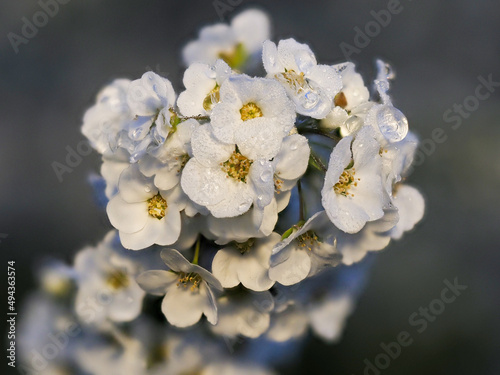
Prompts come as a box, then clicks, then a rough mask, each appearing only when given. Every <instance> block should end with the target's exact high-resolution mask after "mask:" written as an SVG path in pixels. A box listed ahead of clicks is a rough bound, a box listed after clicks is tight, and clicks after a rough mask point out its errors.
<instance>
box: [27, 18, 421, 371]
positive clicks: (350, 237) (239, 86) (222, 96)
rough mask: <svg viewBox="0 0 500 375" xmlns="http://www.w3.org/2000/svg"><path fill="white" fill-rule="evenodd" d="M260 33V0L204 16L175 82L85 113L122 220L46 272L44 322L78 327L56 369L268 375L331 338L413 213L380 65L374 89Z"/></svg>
mask: <svg viewBox="0 0 500 375" xmlns="http://www.w3.org/2000/svg"><path fill="white" fill-rule="evenodd" d="M269 30H270V25H269V20H268V17H267V16H266V14H264V13H263V12H262V11H259V10H254V9H251V10H247V11H244V12H242V13H241V14H239V15H237V16H236V17H234V19H233V20H232V22H231V24H230V25H225V24H218V25H214V26H209V27H205V28H203V29H202V30H201V31H200V34H199V38H198V39H197V40H196V41H193V42H190V43H189V44H188V45H187V46H186V47H185V49H184V51H183V56H184V60H185V63H186V65H187V69H186V71H185V73H184V79H183V83H184V87H185V88H184V90H179V91H180V92H179V91H178V94H177V93H176V92H175V90H174V87H173V86H172V84H171V82H170V81H169V80H168V79H166V78H164V77H161V76H159V75H158V74H156V73H154V72H146V73H145V74H144V75H143V76H142V77H141V78H139V79H136V80H132V81H131V80H128V79H118V80H115V81H114V82H112V83H111V84H109V85H108V86H106V87H105V88H104V89H103V90H102V91H101V92H100V93H99V94H98V96H97V100H96V103H95V104H94V105H93V106H92V107H91V108H90V109H89V110H88V111H87V112H86V114H85V116H84V123H83V127H82V132H83V134H84V135H85V136H86V137H87V138H88V139H89V141H90V143H91V145H92V146H93V147H94V148H95V150H96V151H97V152H99V153H100V154H101V155H102V167H101V175H102V179H103V181H104V182H105V190H103V192H102V194H103V195H105V197H106V200H107V202H108V203H107V207H106V212H107V215H108V217H109V221H110V223H111V225H112V226H113V227H114V228H115V230H112V231H111V232H109V234H108V235H107V236H106V238H105V239H104V241H103V242H102V243H101V244H99V245H98V246H97V247H96V248H92V247H89V248H86V249H84V250H82V251H80V252H79V253H78V254H77V256H76V258H75V262H74V265H73V266H72V267H63V266H57V267H51V268H49V270H48V271H47V272H45V273H44V274H43V275H42V281H43V283H42V284H43V285H45V287H44V292H43V293H41V296H40V295H38V296H37V298H38V299H40V298H42V299H43V298H45V300H52V301H56V302H54V304H53V305H51V306H50V309H53V310H55V311H56V312H50V313H49V312H47V314H46V315H47V316H46V318H47V320H48V322H47V323H46V324H45V325H44V326H45V327H52V326H54V324H55V323H56V322H54V321H52V320H53V319H55V318H56V317H59V315H61V316H64V317H65V318H64V319H67V320H68V319H69V320H70V321H75V322H78V323H77V326H78V327H79V329H80V331H81V332H80V333H79V335H80V338H79V339H78V340H76V341H75V342H74V343H73V344H72V345H70V346H66V347H65V352H66V351H67V352H71V353H70V354H67V353H65V352H64V353H61V358H60V361H57V363H60V364H61V369H60V370H57V371H59V372H56V370H54V369H52V368H51V369H50V370H49V373H50V374H55V373H58V374H59V373H61V374H65V373H71V374H72V373H80V372H77V370H75V369H81V371H82V372H84V373H85V372H86V373H92V374H106V375H109V374H115V373H116V374H120V375H123V374H134V375H137V374H148V375H155V374H166V373H168V374H185V373H197V374H205V375H208V374H236V373H238V374H270V373H272V371H270V370H269V368H268V367H267V366H268V365H271V364H272V363H271V362H270V361H269V360H264V359H262V360H260V359H259V358H257V357H258V356H257V355H256V353H257V352H261V353H262V348H263V347H265V346H266V345H267V347H269V350H271V351H272V350H273V348H274V346H273V345H277V344H276V343H281V342H284V341H289V340H295V342H298V341H297V339H298V338H300V337H303V336H304V335H305V334H306V333H307V332H308V329H309V328H310V329H311V330H312V331H313V332H314V333H315V334H316V335H318V336H320V337H322V338H323V339H325V340H327V341H336V340H338V339H339V338H340V336H341V333H342V329H343V326H344V324H345V321H346V319H347V317H348V316H349V315H350V314H351V312H352V311H353V308H354V303H355V300H356V296H357V295H358V293H359V291H360V289H361V286H362V284H363V282H362V281H363V274H364V271H363V270H364V269H365V268H366V264H368V263H369V261H364V262H360V261H361V260H362V259H363V258H365V257H366V256H367V254H368V252H372V251H378V250H381V249H383V248H385V247H386V246H387V245H388V244H389V242H390V241H391V239H399V238H401V236H402V235H403V233H404V232H406V231H409V230H411V229H412V228H413V227H414V226H415V224H416V223H417V222H418V221H420V220H421V218H422V216H423V213H424V200H423V198H422V196H421V194H420V193H419V192H418V190H417V189H415V188H414V187H412V186H410V185H408V184H407V183H406V178H407V175H408V174H409V172H410V170H411V164H412V161H413V156H414V153H415V150H416V147H417V144H418V140H417V137H416V136H415V135H414V134H413V133H411V132H409V129H408V121H407V119H406V117H405V116H404V115H403V114H402V112H401V111H400V110H398V109H397V108H395V107H394V105H393V104H392V101H391V98H390V97H389V94H388V91H389V88H390V80H391V79H392V78H394V73H393V72H392V70H391V69H390V67H389V66H388V65H387V64H385V63H383V62H382V61H377V71H378V73H377V76H376V79H375V82H374V90H373V92H372V93H370V90H369V87H367V86H366V85H365V82H364V80H363V78H362V76H361V75H360V74H359V73H358V72H356V70H355V66H354V64H353V63H351V62H346V63H340V64H336V65H325V64H318V62H317V61H316V57H315V55H314V53H313V51H312V50H311V48H310V47H309V46H308V45H307V44H303V43H299V42H297V41H296V40H294V39H286V40H281V41H279V42H278V43H277V44H276V43H274V42H272V41H271V40H269V38H270V37H271V36H270V32H269ZM259 61H262V62H263V69H262V64H259ZM259 65H260V69H261V71H262V72H263V73H264V74H263V75H264V76H263V77H262V76H260V77H256V76H253V75H249V73H250V72H255V71H257V70H258V69H259ZM244 72H246V73H247V74H245V73H244ZM132 250H136V251H132ZM46 304H47V303H46ZM49 305H50V304H49ZM47 308H49V307H47ZM159 317H160V319H158V318H159ZM30 319H31V317H30ZM33 319H35V317H33ZM57 319H59V318H57ZM61 319H63V318H61ZM28 320H29V319H28ZM31 323H33V322H31ZM27 327H28V328H26V331H28V332H31V331H36V330H37V329H39V327H37V328H35V327H31V328H29V324H27ZM188 327H189V328H188ZM178 328H184V330H179V329H178ZM32 335H34V336H36V337H37V335H38V336H40V335H41V336H43V334H40V333H37V332H35V333H33V334H32ZM36 337H35V339H32V340H31V341H30V340H28V344H27V347H28V348H27V356H26V358H25V361H26V362H30V361H31V360H32V359H33V356H34V355H35V354H36V353H39V352H37V350H42V349H39V347H40V343H39V342H37V339H36ZM68 340H69V341H70V340H71V338H68ZM242 341H244V342H245V345H242V344H241V343H242ZM224 343H225V344H226V345H229V346H230V349H231V350H230V352H231V353H233V354H232V355H228V354H229V352H228V350H227V349H225V345H224ZM228 343H229V344H228ZM255 345H258V346H259V347H260V349H261V350H260V351H257V350H255ZM37 348H38V349H37ZM33 353H35V354H33ZM250 363H252V364H250ZM51 366H52V365H51ZM68 368H69V369H71V370H67V369H68ZM64 371H70V372H64ZM71 371H75V372H71Z"/></svg>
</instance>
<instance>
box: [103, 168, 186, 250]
mask: <svg viewBox="0 0 500 375" xmlns="http://www.w3.org/2000/svg"><path fill="white" fill-rule="evenodd" d="M118 191H119V192H118V194H117V195H115V196H114V197H113V198H112V199H111V200H110V201H109V203H108V206H107V208H106V212H107V213H108V217H109V220H110V221H111V224H112V225H113V226H114V227H115V228H116V229H118V230H119V233H120V240H121V242H122V245H123V246H124V247H125V248H127V249H132V250H140V249H144V248H146V247H148V246H151V245H153V244H158V245H171V244H173V243H174V242H175V241H177V239H178V238H179V234H180V231H181V215H180V211H181V210H182V209H183V208H184V206H185V198H184V196H183V194H182V191H181V189H180V187H179V186H176V187H174V188H173V189H171V190H168V191H164V190H158V189H157V187H156V186H155V185H154V184H153V181H152V179H151V178H147V177H145V176H144V175H142V174H141V173H140V171H139V168H138V166H137V164H133V165H131V166H130V167H128V168H127V169H125V170H124V171H123V172H122V174H121V175H120V181H119V184H118Z"/></svg>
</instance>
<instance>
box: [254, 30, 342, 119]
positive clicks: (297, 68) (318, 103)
mask: <svg viewBox="0 0 500 375" xmlns="http://www.w3.org/2000/svg"><path fill="white" fill-rule="evenodd" d="M262 59H263V61H264V68H265V69H266V72H267V74H268V77H272V78H275V79H276V80H278V82H280V83H281V84H282V85H283V87H284V88H285V89H286V91H287V93H288V95H289V96H290V98H291V99H292V100H293V102H294V103H295V109H296V111H297V112H298V113H300V114H302V115H306V116H310V117H313V118H317V119H321V118H324V117H325V116H326V115H327V114H328V113H329V112H330V110H331V109H332V105H333V99H334V98H335V95H336V94H337V93H338V92H339V91H340V89H341V88H342V80H341V78H340V75H339V74H338V73H337V70H336V69H335V68H333V67H331V66H328V65H318V63H317V62H316V57H315V56H314V53H313V52H312V51H311V49H310V48H309V46H308V45H307V44H301V43H298V42H297V41H295V39H292V38H290V39H286V40H281V41H280V42H279V43H278V46H277V47H276V44H274V43H273V42H271V41H269V40H268V41H266V42H265V43H264V47H263V52H262Z"/></svg>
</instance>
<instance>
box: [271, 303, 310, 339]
mask: <svg viewBox="0 0 500 375" xmlns="http://www.w3.org/2000/svg"><path fill="white" fill-rule="evenodd" d="M308 325H309V318H308V316H307V314H306V312H305V311H304V309H303V308H301V307H300V306H298V305H296V304H290V305H288V306H286V308H285V309H284V310H283V311H278V312H275V313H273V314H272V315H271V324H270V326H269V330H268V331H267V332H266V338H268V339H269V340H272V341H276V342H285V341H288V340H293V339H298V338H299V337H302V336H304V335H305V333H306V332H307V327H308Z"/></svg>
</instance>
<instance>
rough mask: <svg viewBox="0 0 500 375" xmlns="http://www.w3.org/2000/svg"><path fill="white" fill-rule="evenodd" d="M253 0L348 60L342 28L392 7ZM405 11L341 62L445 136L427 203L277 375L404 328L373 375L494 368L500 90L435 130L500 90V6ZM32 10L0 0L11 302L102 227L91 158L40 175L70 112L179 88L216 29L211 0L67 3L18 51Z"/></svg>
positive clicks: (425, 174) (336, 362)
mask: <svg viewBox="0 0 500 375" xmlns="http://www.w3.org/2000/svg"><path fill="white" fill-rule="evenodd" d="M222 1H223V2H225V3H227V1H225V0H222ZM233 3H237V1H235V0H233ZM252 4H260V5H261V6H262V7H263V8H264V9H266V10H268V11H269V13H270V14H271V17H272V18H273V22H274V31H275V40H276V39H277V38H284V37H290V36H294V37H295V38H296V39H298V40H300V41H302V42H307V43H309V44H310V45H311V47H312V48H313V50H314V51H315V52H316V54H317V57H318V60H320V61H322V62H325V63H334V62H340V61H343V60H344V57H343V55H342V52H341V49H340V48H339V44H340V43H341V42H346V43H350V44H353V38H354V35H355V32H354V30H353V28H354V27H355V26H358V27H360V28H361V29H363V28H364V27H365V25H366V24H367V22H368V21H370V20H372V19H373V18H372V15H371V14H370V11H371V10H375V11H378V10H380V9H386V7H387V1H317V0H308V1H272V2H264V1H256V2H250V1H242V2H241V5H239V6H237V7H235V11H239V10H242V9H244V8H245V7H247V6H250V5H252ZM401 4H402V6H403V11H402V12H401V13H399V14H397V15H394V16H393V17H392V20H391V22H390V23H389V25H388V26H387V27H385V28H383V29H382V30H381V32H380V33H379V35H377V36H375V37H373V38H371V42H370V44H369V45H368V46H367V47H366V48H363V49H362V51H361V52H360V53H359V54H353V55H352V56H351V58H352V59H353V60H354V61H355V62H356V63H357V64H358V66H359V69H360V70H361V71H362V73H363V74H365V77H367V78H369V77H371V75H372V73H373V61H374V59H375V58H376V57H382V58H384V59H386V60H388V61H390V62H391V63H392V64H393V66H394V67H395V68H396V70H397V80H396V81H395V83H394V85H393V87H392V94H393V97H394V100H395V104H396V106H397V107H399V108H400V109H401V110H402V111H403V112H404V113H405V114H406V115H407V117H408V119H409V122H410V127H411V129H412V130H413V131H415V132H417V133H418V134H419V135H420V137H421V139H426V138H430V137H431V133H432V130H433V129H435V128H442V129H444V131H445V133H446V135H447V140H446V142H444V143H442V144H437V147H436V150H435V152H433V153H432V154H431V155H430V156H428V157H426V159H425V161H424V163H423V164H422V165H421V166H419V167H418V168H416V170H415V172H414V174H413V175H412V176H411V179H410V182H411V183H413V184H414V185H416V186H418V187H419V188H420V189H421V191H422V192H423V194H424V195H425V196H426V202H427V212H426V216H425V218H424V220H423V222H422V223H421V224H420V225H419V227H418V230H416V231H415V232H413V233H410V234H408V235H407V236H406V237H405V238H404V239H403V240H401V241H399V242H397V243H394V244H392V245H391V246H390V247H389V248H388V249H387V250H385V251H383V252H382V253H381V254H380V255H379V257H378V259H377V262H376V264H375V267H374V269H373V272H372V276H371V281H370V283H369V285H368V287H367V288H366V291H365V293H364V294H363V296H362V298H361V299H360V302H359V305H358V307H357V310H356V312H355V313H354V315H353V316H352V317H351V318H350V319H349V321H348V326H347V329H346V331H345V336H344V339H343V341H342V342H341V344H340V345H326V344H323V343H321V342H320V341H319V340H316V339H312V340H311V341H310V342H309V344H308V345H307V347H306V350H305V351H304V352H303V356H302V357H301V358H300V359H299V363H298V365H297V366H292V365H290V366H289V367H288V368H286V369H285V371H284V373H287V374H302V373H315V374H333V373H335V374H361V373H362V372H363V368H364V364H363V360H364V359H365V358H368V359H370V360H373V358H374V357H375V356H376V355H377V354H378V353H380V352H381V348H380V343H381V342H384V343H387V342H389V341H393V340H395V338H396V336H397V335H398V334H399V332H401V331H408V332H410V333H411V334H412V337H413V338H414V342H413V344H412V345H411V346H409V347H407V348H404V349H403V351H402V353H401V355H400V356H399V358H397V359H395V360H393V361H392V363H391V365H390V367H389V368H388V369H387V370H384V371H383V372H382V373H383V374H405V375H413V374H415V375H416V374H422V373H430V374H437V373H440V374H498V373H500V360H499V357H498V351H499V349H500V338H499V337H500V329H499V328H500V324H499V321H498V319H499V316H500V302H499V295H500V275H499V272H498V265H499V261H500V252H499V250H500V249H499V247H500V246H499V239H500V236H499V229H500V225H499V223H500V221H499V214H498V210H499V199H498V193H499V188H500V179H499V177H498V176H499V173H500V158H499V156H500V155H499V147H498V146H499V140H498V139H499V136H500V127H499V125H500V124H499V120H498V118H499V115H500V107H499V104H500V90H498V89H497V90H496V91H495V92H494V93H493V94H492V95H491V97H490V98H489V99H488V100H485V101H481V102H480V104H479V108H478V109H477V110H476V111H474V112H473V113H471V114H470V117H469V118H467V119H464V120H463V124H462V126H461V127H460V128H459V129H457V130H453V129H451V127H450V124H448V123H445V122H444V121H443V113H444V112H445V111H446V110H448V109H450V108H452V106H453V104H454V103H462V102H463V100H464V99H465V98H466V97H467V96H469V95H474V90H475V88H476V86H477V85H478V83H479V82H478V76H480V75H481V76H483V77H487V76H488V75H489V74H492V76H493V80H494V81H500V71H499V69H498V68H499V66H500V43H499V42H500V22H499V21H498V15H499V14H500V5H499V2H498V1H486V0H484V1H474V2H473V1H466V0H455V1H413V2H411V1H408V0H406V1H402V2H401ZM38 10H39V6H38V5H37V3H36V2H35V1H19V0H2V2H1V3H0V111H1V116H0V121H1V122H0V127H1V133H0V154H1V156H0V171H1V177H0V178H1V181H2V183H1V184H0V210H1V215H0V233H5V234H8V237H7V238H0V240H1V243H0V254H1V255H0V256H1V259H2V264H6V261H7V260H8V259H9V260H10V259H14V260H16V261H17V268H18V272H17V278H18V294H17V296H18V298H20V299H22V297H23V296H24V295H26V293H27V292H28V291H29V289H30V288H32V287H33V276H32V275H33V271H34V270H36V267H37V264H38V261H39V260H40V259H43V257H44V256H47V255H53V256H57V257H59V258H62V259H65V260H67V261H70V260H71V259H72V257H73V254H74V253H75V251H76V250H78V249H79V248H81V247H83V246H84V245H86V244H93V243H96V242H97V241H99V240H100V239H101V238H102V236H103V235H104V234H105V233H106V232H107V230H108V229H109V228H110V226H109V224H108V222H107V219H106V217H105V214H104V213H103V212H102V211H101V210H99V209H98V208H97V206H96V205H95V202H94V201H93V198H92V193H91V189H90V187H89V185H88V184H87V177H88V175H89V173H91V172H97V171H98V167H99V163H100V162H99V157H98V155H97V154H95V153H93V154H91V155H90V156H87V157H85V158H84V159H83V161H82V163H81V164H80V165H78V166H77V167H76V168H74V171H73V172H72V173H70V174H65V175H64V179H63V181H62V182H59V181H58V179H57V177H56V175H55V173H54V171H53V169H52V166H51V163H52V162H54V161H58V162H62V163H64V158H65V156H66V152H67V151H66V149H65V148H66V147H67V146H70V147H72V148H75V147H76V145H77V144H78V142H80V141H81V140H83V136H82V135H80V132H79V127H80V125H81V118H82V115H83V113H84V111H85V109H86V108H87V107H88V106H90V105H91V104H92V102H93V100H94V97H95V94H96V93H97V91H98V90H99V88H101V87H102V86H103V85H104V84H105V83H107V82H108V81H110V80H111V79H113V78H116V77H121V76H124V77H129V78H138V77H139V76H140V75H141V74H142V73H143V72H144V71H145V70H146V69H151V68H152V69H154V70H156V71H157V72H161V73H163V74H164V75H166V76H167V77H168V78H169V79H170V80H172V82H173V83H174V87H175V88H176V91H177V92H180V91H181V89H182V86H181V77H182V71H183V68H182V66H181V64H180V49H181V47H182V45H183V44H184V43H185V42H187V41H188V40H190V39H193V38H195V37H196V33H197V28H198V27H200V26H202V25H205V24H209V23H214V22H217V21H219V17H218V15H217V12H216V11H215V9H214V7H213V5H212V1H184V2H181V1H176V2H174V1H160V0H147V1H124V0H109V1H98V0H92V1H90V0H89V1H79V0H72V1H70V2H69V3H68V4H67V5H62V6H61V8H60V10H59V13H58V14H57V15H56V16H55V17H54V18H53V19H51V20H50V21H49V23H48V24H47V25H46V26H45V27H43V28H40V30H39V32H38V34H37V35H36V36H35V37H34V38H33V39H31V40H30V41H29V43H28V44H26V45H21V46H20V50H19V53H18V54H15V53H14V50H13V49H12V47H11V45H10V43H9V41H8V39H7V33H8V32H11V31H12V32H15V33H17V34H19V33H20V30H21V26H22V21H21V18H22V17H28V18H30V19H31V18H32V16H33V14H34V13H35V12H36V11H38ZM232 15H234V14H229V13H228V14H226V16H228V17H229V18H230V17H231V16H232ZM2 267H3V266H2ZM5 268H6V267H5ZM455 277H457V278H458V280H459V281H460V283H463V284H466V285H467V286H468V289H467V290H466V291H464V292H463V294H462V295H461V296H460V297H459V298H458V299H457V300H456V301H455V302H454V303H452V304H450V305H447V306H446V310H445V311H444V313H443V314H442V315H440V316H438V317H437V319H436V321H435V322H433V323H431V324H429V326H428V328H427V329H426V330H425V331H424V332H423V333H421V334H418V333H416V331H415V328H414V327H411V326H410V325H409V323H408V317H409V316H410V315H411V314H412V313H413V312H415V311H417V310H418V308H419V307H420V306H428V305H429V303H430V302H431V301H432V300H433V299H434V298H437V297H439V295H440V292H441V290H442V289H443V287H444V284H443V280H444V279H449V280H452V279H453V278H455ZM3 289H4V288H2V300H3V301H5V300H6V298H3V296H4V293H5V292H4V290H3ZM2 303H3V304H4V302H2ZM4 306H5V304H4ZM2 361H3V360H2Z"/></svg>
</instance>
